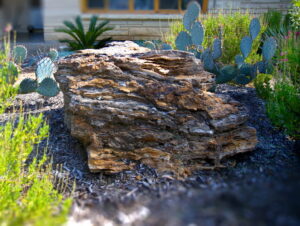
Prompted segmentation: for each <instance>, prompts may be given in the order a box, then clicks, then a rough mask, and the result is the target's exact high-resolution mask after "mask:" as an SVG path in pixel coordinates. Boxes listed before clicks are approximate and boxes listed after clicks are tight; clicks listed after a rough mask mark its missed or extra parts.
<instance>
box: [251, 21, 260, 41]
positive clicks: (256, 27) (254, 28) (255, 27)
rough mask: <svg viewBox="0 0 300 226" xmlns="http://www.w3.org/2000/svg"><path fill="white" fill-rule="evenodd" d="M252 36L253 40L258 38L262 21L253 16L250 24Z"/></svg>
mask: <svg viewBox="0 0 300 226" xmlns="http://www.w3.org/2000/svg"><path fill="white" fill-rule="evenodd" d="M249 31H250V36H251V38H252V40H254V39H256V37H257V36H258V34H259V32H260V22H259V19H257V18H253V19H252V20H251V23H250V26H249Z"/></svg>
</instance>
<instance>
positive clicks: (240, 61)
mask: <svg viewBox="0 0 300 226" xmlns="http://www.w3.org/2000/svg"><path fill="white" fill-rule="evenodd" d="M234 61H235V64H236V65H237V66H238V67H241V66H242V64H243V63H244V62H245V59H244V57H243V56H242V55H237V56H235V58H234Z"/></svg>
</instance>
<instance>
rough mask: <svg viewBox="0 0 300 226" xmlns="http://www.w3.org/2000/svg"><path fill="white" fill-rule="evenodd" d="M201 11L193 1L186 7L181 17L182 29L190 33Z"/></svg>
mask: <svg viewBox="0 0 300 226" xmlns="http://www.w3.org/2000/svg"><path fill="white" fill-rule="evenodd" d="M200 11H201V6H200V5H199V3H198V2H196V1H193V2H191V3H190V4H189V5H188V8H187V11H186V13H185V14H184V16H183V25H184V28H185V29H187V30H188V31H190V32H191V31H192V27H193V24H194V23H195V21H196V20H197V19H198V17H199V14H200Z"/></svg>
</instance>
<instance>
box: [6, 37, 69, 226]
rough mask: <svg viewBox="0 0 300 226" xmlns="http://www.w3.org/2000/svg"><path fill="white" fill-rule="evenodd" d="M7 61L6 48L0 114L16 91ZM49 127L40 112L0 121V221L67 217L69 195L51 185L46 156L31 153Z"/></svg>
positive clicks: (53, 221)
mask: <svg viewBox="0 0 300 226" xmlns="http://www.w3.org/2000/svg"><path fill="white" fill-rule="evenodd" d="M7 40H10V39H9V38H8V39H7ZM7 43H9V42H4V44H5V45H6V46H7ZM9 61H10V53H9V51H8V48H5V50H4V51H3V52H2V51H0V114H2V113H3V112H4V111H5V109H6V108H7V107H9V106H10V105H11V104H12V101H13V99H14V97H15V95H16V94H17V88H15V87H14V86H13V83H14V81H15V77H13V79H12V77H11V76H15V69H13V68H12V67H11V66H12V65H10V62H9ZM48 131H49V126H48V125H47V124H46V122H45V120H44V118H43V115H39V116H31V115H27V116H26V118H25V116H23V115H20V116H19V117H18V118H17V119H11V120H8V121H6V122H1V123H0V225H5V226H6V225H7V226H10V225H11V226H19V225H20V226H21V225H62V224H63V223H65V221H66V220H67V216H68V212H69V209H70V206H71V199H69V198H68V199H65V198H64V197H63V196H62V194H60V193H59V192H58V191H57V190H56V189H55V188H54V186H53V182H54V180H55V178H54V177H53V175H52V166H51V164H49V163H47V162H48V158H47V156H46V155H45V154H44V155H43V156H42V157H40V158H37V157H34V156H32V155H33V154H32V152H33V151H34V150H36V149H38V145H39V144H40V142H41V141H42V140H44V139H46V138H47V137H48ZM30 155H31V157H30V158H29V156H30Z"/></svg>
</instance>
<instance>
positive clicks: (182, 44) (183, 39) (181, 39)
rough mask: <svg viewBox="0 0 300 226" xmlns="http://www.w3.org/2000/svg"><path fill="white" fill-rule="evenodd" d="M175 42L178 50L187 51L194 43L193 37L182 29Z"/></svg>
mask: <svg viewBox="0 0 300 226" xmlns="http://www.w3.org/2000/svg"><path fill="white" fill-rule="evenodd" d="M175 44H176V48H177V49H178V50H182V51H186V50H187V49H188V47H189V46H191V45H192V38H191V36H190V35H189V34H188V33H186V32H185V31H181V32H180V33H179V34H178V36H177V38H176V40H175Z"/></svg>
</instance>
